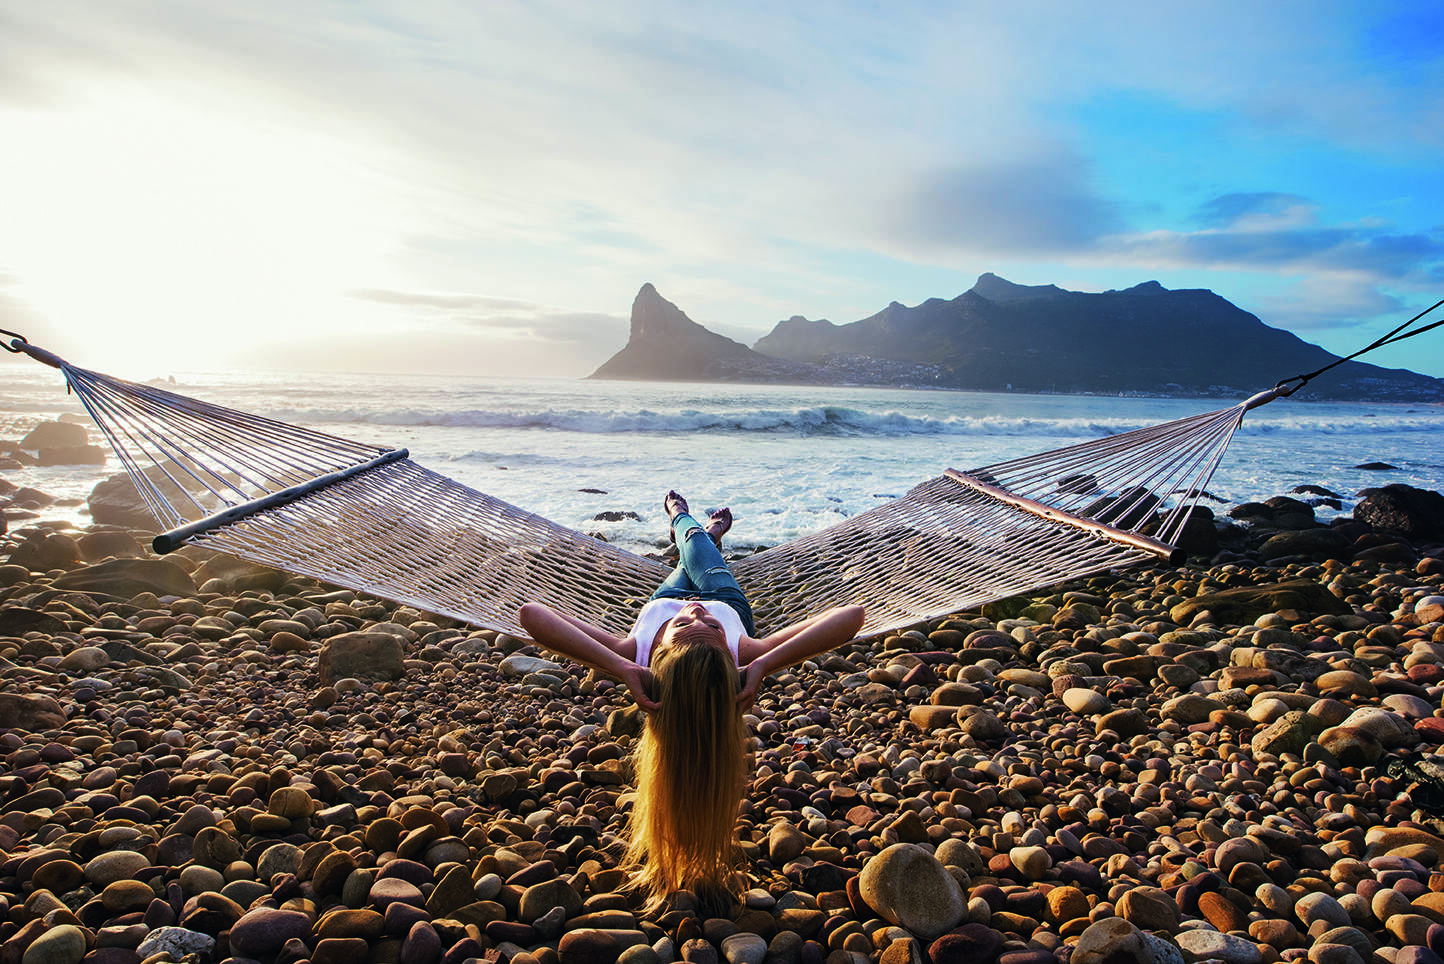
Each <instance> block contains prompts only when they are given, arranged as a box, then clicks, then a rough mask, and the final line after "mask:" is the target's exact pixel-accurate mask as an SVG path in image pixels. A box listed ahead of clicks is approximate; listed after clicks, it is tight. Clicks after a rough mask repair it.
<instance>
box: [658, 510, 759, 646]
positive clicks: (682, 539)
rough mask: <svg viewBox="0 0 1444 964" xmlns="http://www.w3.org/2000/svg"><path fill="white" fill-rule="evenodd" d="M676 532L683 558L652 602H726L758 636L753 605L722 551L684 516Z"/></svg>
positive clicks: (674, 522)
mask: <svg viewBox="0 0 1444 964" xmlns="http://www.w3.org/2000/svg"><path fill="white" fill-rule="evenodd" d="M672 532H673V534H674V535H675V536H676V538H677V552H678V554H679V556H680V558H679V560H678V562H677V568H676V569H673V570H672V574H671V575H669V576H668V577H667V578H666V579H665V580H664V581H663V582H662V584H661V585H660V586H658V587H657V591H656V592H654V593H652V598H653V599H702V600H706V601H716V602H724V603H726V604H727V605H729V606H731V607H732V608H733V609H734V610H736V611H737V615H738V617H740V618H741V620H742V628H743V629H744V630H745V631H746V633H747V635H748V636H756V635H757V629H756V626H755V624H754V623H753V621H752V605H751V604H750V603H749V602H748V601H747V596H746V595H744V594H743V592H742V587H741V586H739V585H738V584H737V580H736V579H734V578H733V577H732V570H730V569H728V568H727V561H726V560H725V559H723V558H722V551H721V550H720V549H718V548H717V546H716V545H715V544H714V543H713V542H712V537H711V536H709V535H707V530H705V529H703V528H702V524H701V523H700V522H698V521H697V520H696V519H694V518H692V517H691V516H690V515H688V514H687V513H685V512H683V513H680V514H679V515H678V516H677V517H676V518H675V519H673V520H672Z"/></svg>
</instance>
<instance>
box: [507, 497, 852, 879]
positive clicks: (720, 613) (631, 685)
mask: <svg viewBox="0 0 1444 964" xmlns="http://www.w3.org/2000/svg"><path fill="white" fill-rule="evenodd" d="M663 505H664V507H665V508H666V510H667V515H668V517H669V518H670V519H671V530H672V537H673V538H674V539H675V540H676V543H677V548H678V551H679V553H680V556H681V558H680V560H679V563H678V565H677V568H676V570H674V571H673V572H672V574H671V575H670V576H668V577H667V579H666V580H665V581H664V582H663V583H662V585H661V586H660V587H658V589H657V591H656V592H655V593H653V594H652V599H651V601H650V602H648V603H647V604H646V606H644V607H643V608H642V611H641V613H640V614H639V615H638V617H637V622H636V625H635V626H633V628H632V632H631V634H630V635H628V636H627V637H626V638H618V637H616V636H613V635H612V634H610V633H608V632H605V631H604V630H602V629H599V628H598V627H596V626H593V625H591V624H589V623H586V622H584V621H582V620H580V619H577V618H575V617H573V616H569V615H566V614H565V613H559V612H557V611H556V610H554V609H551V608H549V607H547V606H543V605H541V604H540V603H528V604H527V605H525V606H523V607H522V608H521V616H520V621H521V624H522V627H523V628H525V629H526V631H527V633H529V634H530V636H531V638H532V639H534V640H536V641H537V643H539V644H540V645H542V646H545V647H546V648H547V649H549V650H552V651H553V652H556V653H560V654H561V655H563V656H569V657H571V658H572V659H575V660H576V661H577V662H580V663H584V664H586V665H588V666H592V667H595V668H596V669H599V670H601V671H603V672H605V673H608V674H610V675H612V676H615V677H617V678H619V679H621V680H622V681H623V682H624V683H626V685H627V689H628V690H629V691H630V692H631V694H632V698H633V699H635V700H636V701H637V705H638V706H640V707H641V708H642V709H643V710H646V711H647V713H648V717H647V725H646V729H645V730H644V732H643V734H642V740H641V745H640V746H639V747H638V750H637V753H636V757H635V770H636V781H637V798H636V802H635V803H634V804H633V806H632V822H631V831H630V833H631V840H630V843H629V845H628V848H627V861H628V863H630V864H632V865H633V866H634V867H637V868H638V869H637V871H636V873H635V875H634V878H633V882H634V885H635V886H637V887H638V888H639V889H640V890H642V891H643V892H645V893H646V894H647V895H648V897H649V898H650V899H651V901H652V903H653V905H654V906H655V905H657V904H660V903H661V901H662V900H663V899H665V898H666V896H667V895H668V894H671V893H673V892H675V891H678V890H684V889H685V890H690V891H692V892H693V893H694V894H696V895H697V897H698V898H699V899H701V900H702V901H703V902H704V905H710V906H713V907H715V906H717V905H718V904H719V903H721V902H723V901H725V900H726V899H727V897H728V894H729V893H731V894H736V893H738V892H739V891H740V888H741V884H742V881H741V879H740V875H739V874H738V873H737V871H736V856H735V854H736V843H735V840H734V838H733V831H734V825H735V823H736V820H737V808H738V805H739V804H740V803H741V801H742V794H743V791H744V790H745V788H746V785H747V750H746V743H745V740H746V733H745V732H744V728H743V725H742V714H743V713H745V712H746V711H747V710H748V709H749V708H750V707H751V706H752V702H753V700H755V699H756V698H757V689H758V687H759V686H760V685H761V683H762V680H763V679H764V678H766V677H767V676H768V675H769V674H771V673H775V672H777V671H779V670H782V669H785V668H786V667H788V666H792V665H794V664H796V663H800V662H802V661H803V660H806V659H809V658H811V657H813V656H818V655H820V654H822V653H825V652H827V651H828V650H831V649H835V648H836V647H838V646H841V645H842V644H843V643H846V642H847V641H849V640H851V639H852V638H853V637H854V636H855V635H856V634H857V631H858V630H859V629H860V628H861V627H862V621H863V615H864V614H863V609H862V607H861V606H838V607H836V608H834V609H829V610H827V611H826V612H823V613H819V614H818V615H816V616H813V617H811V618H809V619H806V620H804V621H802V622H800V623H797V624H795V625H792V626H789V627H787V628H786V629H783V630H780V631H778V632H775V633H772V634H771V635H769V636H764V637H762V638H761V639H758V638H756V637H755V636H754V633H755V629H754V628H753V622H752V607H751V606H750V605H748V602H747V597H746V596H745V595H743V593H742V589H741V587H739V586H738V584H737V580H736V579H734V578H733V577H732V573H731V572H730V571H729V570H728V569H727V563H726V562H725V561H724V560H723V558H722V552H721V549H720V545H721V540H722V536H723V535H724V534H725V533H726V532H727V530H728V529H730V528H731V527H732V513H731V511H730V510H729V509H720V510H718V511H717V512H714V513H713V514H712V515H711V517H709V518H708V520H707V525H706V526H705V527H704V526H703V525H702V524H701V523H699V522H697V520H695V519H693V518H692V516H691V514H690V513H689V510H688V508H687V500H686V499H684V498H682V497H681V496H680V495H678V494H677V493H676V492H668V493H667V498H666V500H665V501H664V503H663Z"/></svg>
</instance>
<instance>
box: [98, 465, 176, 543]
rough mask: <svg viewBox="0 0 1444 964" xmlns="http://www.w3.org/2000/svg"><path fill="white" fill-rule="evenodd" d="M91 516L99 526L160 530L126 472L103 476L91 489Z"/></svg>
mask: <svg viewBox="0 0 1444 964" xmlns="http://www.w3.org/2000/svg"><path fill="white" fill-rule="evenodd" d="M88 501H89V505H90V518H91V519H92V520H93V521H94V522H96V523H97V524H99V525H108V526H120V527H122V528H125V529H140V530H141V531H142V532H158V531H159V530H160V526H159V525H157V524H156V521H155V516H153V515H151V512H150V509H149V508H147V507H146V504H145V501H144V500H143V499H142V498H141V497H140V493H139V492H137V491H136V488H135V483H134V482H132V481H130V476H129V475H126V474H125V473H124V472H120V473H117V474H115V475H112V476H110V477H109V478H107V479H102V480H100V481H99V482H97V483H96V484H95V488H93V489H91V490H90V498H89V500H88Z"/></svg>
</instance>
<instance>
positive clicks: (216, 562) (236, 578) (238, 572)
mask: <svg viewBox="0 0 1444 964" xmlns="http://www.w3.org/2000/svg"><path fill="white" fill-rule="evenodd" d="M192 577H193V578H194V579H195V581H196V585H198V586H201V587H202V588H203V589H204V591H206V592H226V593H230V592H245V591H247V590H251V589H262V590H266V591H268V592H275V591H277V590H278V589H280V588H281V586H283V585H285V583H286V580H287V579H289V578H291V577H290V576H288V575H286V573H284V572H282V571H281V570H279V569H273V568H271V567H270V566H263V565H261V564H260V563H258V562H248V561H246V560H245V559H238V558H236V557H235V556H232V555H228V554H226V553H222V552H218V553H216V554H215V555H213V556H211V557H210V558H209V559H207V560H206V561H205V562H203V563H201V564H200V565H199V566H197V567H196V570H195V572H194V573H192Z"/></svg>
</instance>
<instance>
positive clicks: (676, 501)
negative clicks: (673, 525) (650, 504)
mask: <svg viewBox="0 0 1444 964" xmlns="http://www.w3.org/2000/svg"><path fill="white" fill-rule="evenodd" d="M662 508H664V509H666V510H667V518H668V520H671V519H675V518H677V516H679V515H681V514H682V513H683V512H691V511H692V510H691V509H689V508H688V507H687V500H686V499H684V498H683V497H682V496H681V494H680V493H678V492H677V490H676V489H671V490H669V491H668V492H667V497H666V498H665V499H663V500H662Z"/></svg>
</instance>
